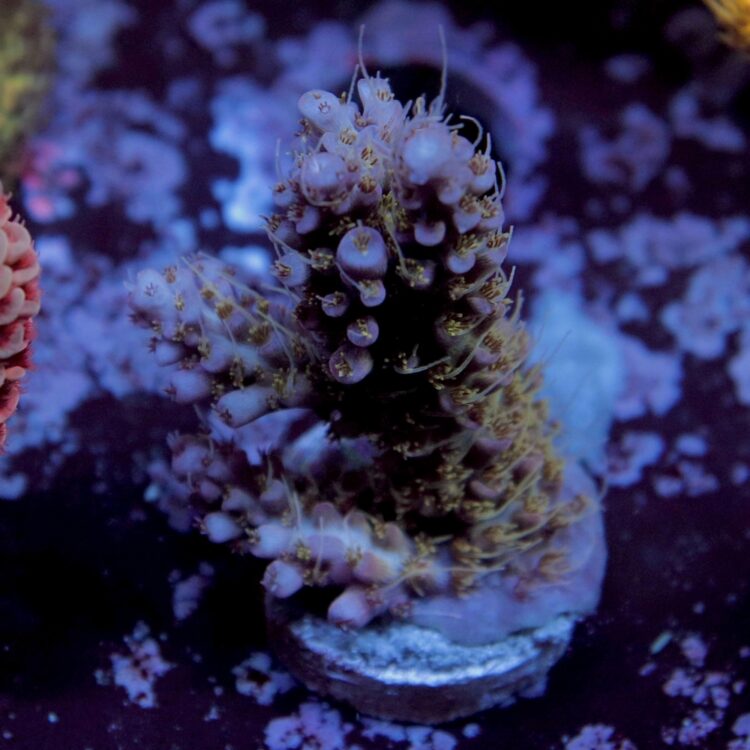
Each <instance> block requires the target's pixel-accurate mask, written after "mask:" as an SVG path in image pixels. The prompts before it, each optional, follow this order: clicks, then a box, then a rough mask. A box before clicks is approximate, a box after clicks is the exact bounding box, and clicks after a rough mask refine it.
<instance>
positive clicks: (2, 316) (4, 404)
mask: <svg viewBox="0 0 750 750" xmlns="http://www.w3.org/2000/svg"><path fill="white" fill-rule="evenodd" d="M38 312H39V261H38V260H37V255H36V252H35V251H34V247H33V244H32V241H31V237H30V236H29V233H28V231H27V230H26V227H25V226H24V225H23V224H22V223H21V222H20V221H18V219H13V218H12V214H11V210H10V207H9V206H8V196H7V195H5V194H4V193H3V189H2V184H0V449H2V447H3V446H4V445H5V437H6V432H7V428H6V426H5V423H6V422H7V421H8V418H9V417H10V416H11V415H12V414H13V412H14V411H15V410H16V407H17V406H18V399H19V397H20V395H21V386H20V382H19V381H20V380H21V378H22V377H23V376H24V374H25V373H26V370H27V369H28V367H29V363H30V350H29V344H30V342H31V340H32V338H33V336H34V325H33V322H32V318H33V317H34V316H35V315H36V314H37V313H38Z"/></svg>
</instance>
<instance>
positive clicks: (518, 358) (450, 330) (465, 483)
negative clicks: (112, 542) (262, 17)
mask: <svg viewBox="0 0 750 750" xmlns="http://www.w3.org/2000/svg"><path fill="white" fill-rule="evenodd" d="M357 91H358V94H359V100H360V102H361V106H359V105H358V104H357V103H356V102H355V101H354V99H353V89H352V92H351V93H350V94H349V95H348V96H347V95H345V94H344V95H342V96H341V97H338V96H335V95H334V94H332V93H329V92H326V91H321V90H314V91H310V92H308V93H306V94H304V95H303V96H302V97H301V98H300V101H299V108H300V111H301V113H302V116H303V120H302V129H301V131H300V132H299V133H298V134H297V139H296V142H295V144H294V149H293V152H292V158H291V161H290V163H289V164H288V165H287V166H288V168H287V172H286V174H285V176H283V178H281V179H280V180H279V182H278V184H277V185H276V186H275V188H274V197H275V203H276V206H277V212H276V213H275V214H273V215H272V216H270V217H269V219H268V227H267V229H268V235H269V238H270V240H271V242H272V244H273V247H274V249H275V251H276V255H277V259H276V262H275V264H274V267H273V273H274V276H275V280H273V279H269V280H268V281H267V282H266V283H263V282H257V281H256V282H255V283H253V284H247V283H245V281H244V280H243V279H242V277H241V273H240V272H239V271H237V270H234V269H232V268H230V267H228V266H225V265H224V264H222V263H220V262H219V261H217V260H215V259H213V258H209V257H205V256H198V257H193V258H188V259H185V260H184V262H183V263H182V264H181V265H180V266H174V267H170V268H167V269H166V270H165V271H164V272H161V273H159V272H156V271H152V270H148V271H143V272H141V273H140V274H139V276H138V278H137V280H136V282H135V284H134V286H133V289H132V292H131V304H132V307H133V310H134V318H135V320H136V321H137V322H139V323H140V324H141V325H144V326H148V327H150V328H151V329H152V330H153V333H154V335H153V340H152V346H153V351H154V354H155V356H156V357H157V359H158V360H159V361H160V362H161V363H162V364H164V365H165V366H167V367H169V368H170V369H171V379H170V386H169V389H168V390H169V393H170V394H171V395H172V396H173V397H174V398H175V399H176V400H177V401H179V402H181V403H186V404H193V405H195V406H196V407H197V409H198V411H199V413H200V414H201V416H202V421H203V431H202V432H201V433H200V434H195V435H175V436H173V437H172V440H171V448H172V452H173V458H172V469H173V473H174V478H175V479H176V481H174V479H172V480H170V481H169V485H170V488H169V489H170V491H171V492H172V493H174V494H175V495H176V496H177V497H178V498H179V499H180V501H181V502H183V503H185V504H188V505H189V506H190V508H191V509H192V511H193V513H194V514H195V515H196V516H198V517H199V518H200V522H201V525H202V528H203V529H204V531H205V532H206V533H207V535H208V536H209V537H210V538H211V539H212V540H214V541H216V542H228V543H229V544H231V545H232V547H233V548H234V549H235V550H237V551H242V552H251V553H253V554H255V555H257V556H259V557H261V558H264V559H268V560H271V562H270V564H269V566H268V568H267V569H266V574H265V579H264V584H265V586H266V588H267V590H268V591H269V592H270V593H271V594H272V595H274V596H276V597H280V598H284V597H290V596H292V595H294V594H296V593H297V592H298V591H299V590H300V589H302V588H303V587H304V586H306V585H307V586H318V587H321V589H322V593H321V599H324V600H326V601H328V602H329V605H328V609H327V616H328V619H329V620H330V621H332V622H334V623H336V624H338V625H340V626H342V627H346V628H358V627H362V626H364V625H366V624H367V623H369V622H370V621H372V620H373V619H374V618H376V617H378V616H381V615H393V616H397V617H402V618H407V619H411V620H412V621H414V622H418V623H420V624H425V625H429V626H430V627H435V628H436V629H439V630H441V631H442V632H443V633H444V634H447V635H448V637H450V638H455V639H456V640H463V641H471V642H492V641H493V640H498V639H501V638H503V637H504V636H505V635H506V634H507V633H509V632H512V631H514V630H516V629H519V628H525V627H534V626H536V625H538V624H543V623H544V622H546V621H547V619H549V618H550V617H551V616H554V615H555V614H559V613H560V612H570V611H573V612H576V613H578V612H582V611H587V610H589V609H591V608H592V607H593V606H595V604H596V601H597V598H598V591H599V586H600V583H601V577H602V570H603V563H604V550H603V542H602V534H601V518H600V515H601V514H600V510H599V506H598V500H597V497H596V494H597V493H596V491H595V489H594V487H593V483H592V482H591V481H590V479H588V477H587V476H586V475H585V474H584V473H583V472H582V471H581V470H580V469H578V467H576V466H574V465H571V466H569V467H567V468H566V465H565V463H564V461H563V459H562V458H561V457H560V456H559V455H557V452H556V450H555V448H554V445H553V442H554V438H555V434H556V425H555V424H553V423H552V421H551V420H550V418H549V416H548V413H547V406H546V403H545V401H544V400H543V399H541V398H540V397H539V396H538V391H539V388H540V386H541V383H542V377H541V372H540V369H539V367H532V366H530V365H529V364H528V362H527V357H528V354H529V347H530V342H529V337H528V335H527V333H526V332H525V329H524V327H523V324H522V322H521V320H520V313H521V302H520V297H519V298H516V299H514V298H513V296H512V295H511V282H512V273H511V272H508V270H507V269H506V267H505V265H504V261H505V257H506V252H507V248H508V243H509V239H510V233H509V232H508V231H504V230H503V209H502V203H501V197H502V189H503V181H502V172H501V170H499V168H498V165H497V164H496V163H495V162H494V161H493V159H492V158H491V155H490V146H489V143H484V144H482V143H481V137H480V138H478V139H477V140H476V141H475V142H471V141H470V140H468V139H467V138H466V137H464V136H463V135H462V134H461V133H462V130H463V127H462V126H463V120H462V118H458V119H453V118H451V117H449V116H446V114H445V112H444V104H443V100H442V96H439V97H438V98H437V99H436V100H435V101H433V102H432V104H430V105H428V104H427V103H426V101H425V99H423V98H419V99H417V100H416V101H414V102H413V103H410V104H408V105H406V106H405V105H403V104H401V103H400V102H399V101H398V100H397V99H396V98H394V95H393V92H392V91H391V88H390V85H389V83H388V81H387V79H383V78H381V77H380V76H379V75H378V76H376V77H370V76H368V75H365V76H364V77H363V78H361V79H360V80H359V81H358V83H357ZM280 161H281V160H280ZM280 170H281V167H280ZM446 602H447V603H448V607H447V608H446V606H445V605H446ZM447 610H449V611H447ZM479 612H481V614H482V616H481V617H477V614H478V613H479Z"/></svg>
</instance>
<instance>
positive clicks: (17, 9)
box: [0, 0, 54, 180]
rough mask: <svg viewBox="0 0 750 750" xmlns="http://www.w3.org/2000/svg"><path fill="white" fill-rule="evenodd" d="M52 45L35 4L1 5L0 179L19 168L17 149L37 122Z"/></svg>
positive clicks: (31, 0)
mask: <svg viewBox="0 0 750 750" xmlns="http://www.w3.org/2000/svg"><path fill="white" fill-rule="evenodd" d="M53 50H54V41H53V35H52V31H51V29H50V28H49V26H48V24H47V22H46V14H45V11H44V8H43V7H42V5H41V4H40V3H38V2H37V0H7V2H4V3H3V24H2V28H0V164H2V167H0V179H6V180H7V179H9V178H10V177H12V176H13V175H14V174H15V173H16V170H17V168H18V160H19V147H20V145H21V144H22V143H23V141H24V139H25V138H27V137H28V135H29V133H30V131H31V129H32V128H33V126H34V124H35V122H36V121H37V119H38V115H39V109H40V106H41V103H42V99H43V97H44V94H45V92H46V90H47V87H48V83H49V72H50V69H51V67H52V57H53Z"/></svg>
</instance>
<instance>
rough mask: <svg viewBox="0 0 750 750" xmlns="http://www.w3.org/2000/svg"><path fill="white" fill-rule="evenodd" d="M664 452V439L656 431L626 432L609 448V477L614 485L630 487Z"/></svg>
mask: <svg viewBox="0 0 750 750" xmlns="http://www.w3.org/2000/svg"><path fill="white" fill-rule="evenodd" d="M663 452H664V439H663V438H662V437H661V435H659V434H658V433H656V432H638V431H635V430H630V431H628V432H625V433H624V434H623V435H622V436H621V438H620V439H619V441H617V442H615V443H612V444H611V445H610V449H609V466H608V469H607V479H608V481H609V483H610V484H611V485H612V486H613V487H628V486H630V485H632V484H636V483H637V482H639V481H640V480H641V478H642V477H643V472H644V469H646V468H647V467H649V466H653V465H654V464H656V462H657V461H658V460H659V458H660V457H661V455H662V453H663Z"/></svg>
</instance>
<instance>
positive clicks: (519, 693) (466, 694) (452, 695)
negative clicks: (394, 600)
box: [266, 596, 576, 724]
mask: <svg viewBox="0 0 750 750" xmlns="http://www.w3.org/2000/svg"><path fill="white" fill-rule="evenodd" d="M266 620H267V626H268V635H269V640H270V643H271V645H272V647H273V648H274V650H275V651H276V653H277V655H278V657H279V658H280V659H281V661H282V662H283V663H284V664H285V665H286V666H287V668H288V669H289V670H290V671H291V672H292V674H293V675H294V676H295V677H297V679H299V680H300V681H302V682H303V683H304V684H305V685H307V687H309V688H310V689H311V690H314V691H316V692H318V693H321V694H323V695H327V696H330V697H332V698H335V699H338V700H341V701H345V702H346V703H349V704H351V705H352V706H353V707H354V708H355V709H357V710H358V711H360V712H362V713H364V714H369V715H370V716H375V717H378V718H381V719H388V720H396V721H407V722H416V723H420V724H439V723H442V722H445V721H450V720H452V719H457V718H461V717H465V716H469V715H471V714H474V713H476V712H478V711H482V710H484V709H487V708H491V707H493V706H504V705H508V704H510V703H512V702H513V701H514V700H515V699H516V698H517V697H533V696H535V695H539V694H541V693H542V692H543V690H544V687H545V684H546V678H547V673H548V672H549V670H550V668H551V667H552V666H553V665H554V664H555V662H557V660H558V659H559V658H560V657H561V656H562V654H563V653H564V652H565V650H566V648H567V646H568V644H569V643H570V639H571V636H572V633H573V628H574V626H575V621H576V620H575V618H574V617H573V616H570V615H560V616H558V617H555V618H554V619H553V620H551V621H550V622H549V623H547V624H546V625H544V626H542V627H538V628H534V629H531V630H526V631H523V632H520V633H516V634H513V635H510V636H508V637H507V638H505V639H504V640H502V641H499V642H497V643H493V644H489V645H482V646H464V645H459V644H456V643H453V642H452V641H449V640H447V639H446V638H445V637H444V636H442V635H440V634H439V633H437V632H435V631H433V630H428V629H426V628H423V627H419V626H416V625H413V624H409V623H404V622H390V623H385V624H380V625H373V626H369V627H367V628H364V629H362V630H358V631H348V632H345V631H342V630H340V629H339V628H337V627H336V626H334V625H332V624H331V623H329V622H327V621H326V620H324V619H322V618H320V617H317V616H314V615H311V614H309V613H307V612H305V611H304V610H302V609H301V608H299V607H297V606H295V605H294V603H293V602H292V603H290V602H289V600H279V599H276V598H273V597H270V596H269V597H267V599H266Z"/></svg>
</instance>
